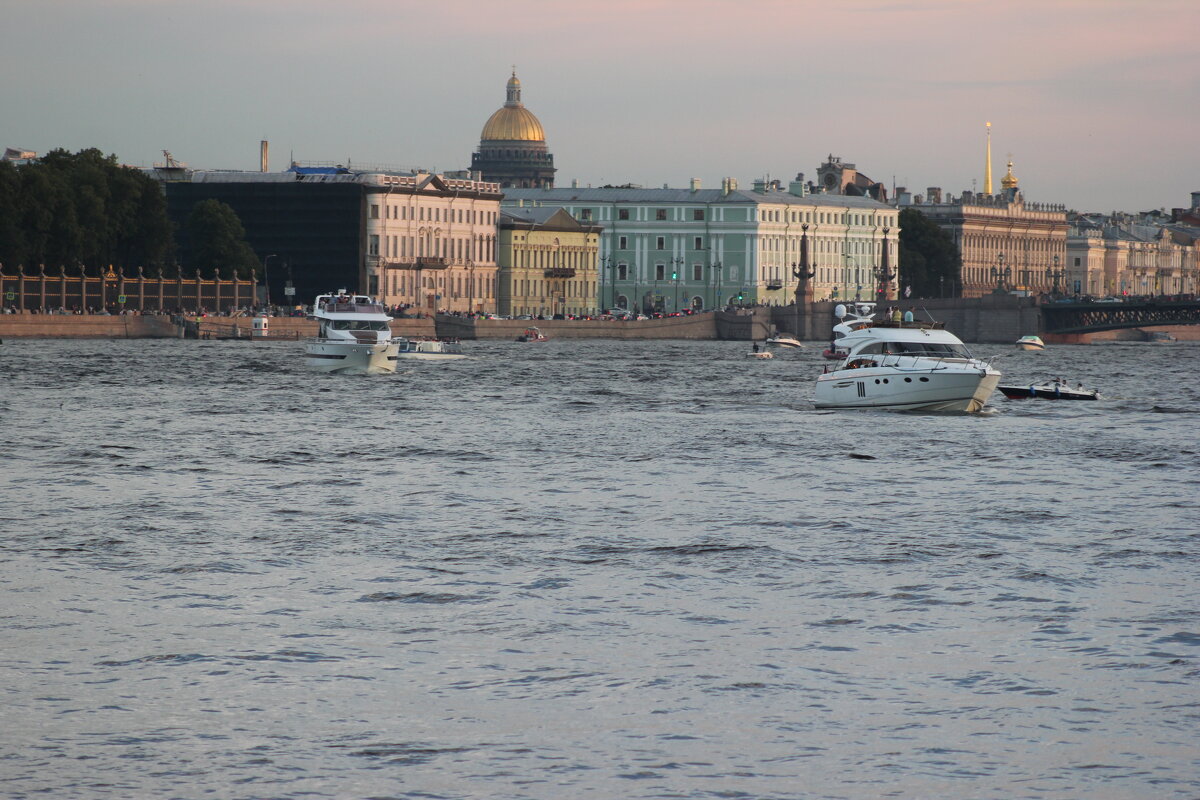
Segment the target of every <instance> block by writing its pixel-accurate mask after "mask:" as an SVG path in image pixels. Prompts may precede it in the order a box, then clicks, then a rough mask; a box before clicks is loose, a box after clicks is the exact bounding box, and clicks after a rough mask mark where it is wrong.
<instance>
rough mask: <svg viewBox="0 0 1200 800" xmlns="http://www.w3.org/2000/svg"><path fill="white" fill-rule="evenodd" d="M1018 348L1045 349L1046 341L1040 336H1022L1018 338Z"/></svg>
mask: <svg viewBox="0 0 1200 800" xmlns="http://www.w3.org/2000/svg"><path fill="white" fill-rule="evenodd" d="M1017 349H1018V350H1045V349H1046V343H1045V342H1043V341H1042V337H1040V336H1022V337H1021V338H1020V339H1017Z"/></svg>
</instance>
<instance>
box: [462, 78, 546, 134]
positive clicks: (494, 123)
mask: <svg viewBox="0 0 1200 800" xmlns="http://www.w3.org/2000/svg"><path fill="white" fill-rule="evenodd" d="M507 89H508V100H507V101H506V102H505V103H504V107H503V108H501V109H499V110H498V111H496V113H495V114H492V116H490V117H489V118H488V121H487V123H485V124H484V126H483V133H482V134H480V137H479V138H480V141H482V142H494V141H504V142H544V141H546V132H545V131H544V130H542V123H541V122H539V121H538V118H537V117H535V116H534V115H533V112H532V111H530V110H529V109H527V108H525V106H524V105H523V104H522V103H521V82H520V81H519V80H517V74H516V73H515V72H514V73H513V76H512V77H511V78H509V79H508V87H507Z"/></svg>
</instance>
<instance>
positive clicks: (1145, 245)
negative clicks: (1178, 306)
mask: <svg viewBox="0 0 1200 800" xmlns="http://www.w3.org/2000/svg"><path fill="white" fill-rule="evenodd" d="M1066 264H1067V268H1066V273H1067V275H1066V280H1067V291H1068V292H1069V293H1072V294H1079V295H1090V296H1093V297H1098V296H1122V297H1124V296H1137V297H1149V296H1164V295H1166V296H1172V295H1195V294H1197V292H1198V291H1200V228H1195V227H1193V226H1186V225H1158V224H1147V223H1144V222H1138V221H1136V220H1131V219H1119V218H1116V219H1114V218H1111V217H1095V216H1093V217H1087V216H1081V217H1078V218H1077V219H1076V220H1075V221H1074V224H1073V225H1072V228H1071V235H1070V236H1069V237H1068V239H1067V259H1066Z"/></svg>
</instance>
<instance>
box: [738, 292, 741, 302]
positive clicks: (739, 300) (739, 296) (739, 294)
mask: <svg viewBox="0 0 1200 800" xmlns="http://www.w3.org/2000/svg"><path fill="white" fill-rule="evenodd" d="M738 302H739V303H740V302H742V293H741V292H738Z"/></svg>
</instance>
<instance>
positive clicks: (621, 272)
mask: <svg viewBox="0 0 1200 800" xmlns="http://www.w3.org/2000/svg"><path fill="white" fill-rule="evenodd" d="M628 279H629V265H628V264H617V280H619V281H624V280H628Z"/></svg>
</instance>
